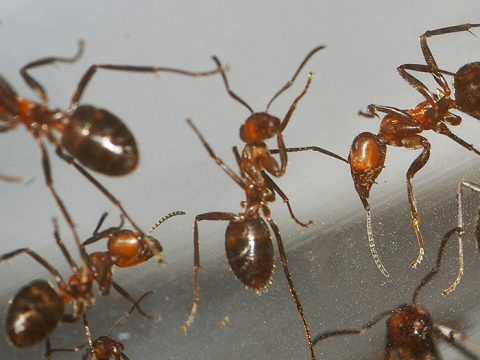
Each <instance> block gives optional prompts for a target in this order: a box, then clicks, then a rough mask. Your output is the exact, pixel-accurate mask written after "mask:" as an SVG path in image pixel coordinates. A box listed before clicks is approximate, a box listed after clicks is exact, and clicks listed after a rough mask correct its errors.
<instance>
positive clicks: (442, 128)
mask: <svg viewBox="0 0 480 360" xmlns="http://www.w3.org/2000/svg"><path fill="white" fill-rule="evenodd" d="M439 126H440V128H439V129H435V130H434V131H435V132H438V133H439V134H442V135H445V136H448V137H449V138H450V139H452V140H453V141H455V142H456V143H457V144H460V145H461V146H463V147H464V148H465V149H467V150H470V151H473V152H474V153H475V154H477V155H480V151H479V150H478V149H476V148H475V147H474V146H473V145H472V144H469V143H467V142H466V141H465V140H463V139H462V138H460V137H458V136H457V135H455V134H454V133H452V132H451V131H450V129H448V128H447V126H446V125H445V124H442V123H440V124H439Z"/></svg>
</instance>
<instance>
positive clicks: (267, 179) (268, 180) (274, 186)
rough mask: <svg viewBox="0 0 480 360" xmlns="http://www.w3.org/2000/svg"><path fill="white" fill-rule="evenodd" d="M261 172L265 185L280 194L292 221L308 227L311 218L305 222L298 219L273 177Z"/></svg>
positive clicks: (311, 222) (310, 223)
mask: <svg viewBox="0 0 480 360" xmlns="http://www.w3.org/2000/svg"><path fill="white" fill-rule="evenodd" d="M262 174H263V177H264V178H265V182H266V183H267V186H268V187H269V188H271V189H273V191H275V192H276V193H277V194H278V195H280V197H281V198H282V200H283V202H284V203H285V204H286V205H287V208H288V212H289V213H290V217H291V218H292V219H293V221H295V222H296V223H297V224H298V225H300V226H302V227H308V226H309V225H312V224H313V221H312V220H308V222H307V223H303V222H301V221H300V220H298V218H297V217H296V216H295V214H294V213H293V210H292V207H291V206H290V200H289V199H288V197H287V195H285V193H284V192H283V191H282V189H280V187H279V186H278V185H277V184H276V183H275V181H273V179H272V178H271V177H270V176H268V174H267V173H266V172H265V171H262Z"/></svg>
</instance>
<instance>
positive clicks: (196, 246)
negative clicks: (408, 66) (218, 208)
mask: <svg viewBox="0 0 480 360" xmlns="http://www.w3.org/2000/svg"><path fill="white" fill-rule="evenodd" d="M236 219H238V215H237V214H233V213H224V212H210V213H205V214H200V215H197V216H195V222H194V225H193V302H192V309H191V310H190V314H189V315H188V318H187V320H186V321H185V322H184V323H183V324H182V325H181V326H180V330H182V331H183V332H184V333H186V332H187V330H188V328H189V327H190V326H192V324H193V322H194V321H195V318H196V316H197V312H198V305H199V303H200V282H199V273H200V269H201V266H200V242H199V238H198V223H199V222H200V221H204V220H207V221H234V220H236Z"/></svg>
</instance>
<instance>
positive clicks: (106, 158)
mask: <svg viewBox="0 0 480 360" xmlns="http://www.w3.org/2000/svg"><path fill="white" fill-rule="evenodd" d="M83 48H84V44H83V41H80V42H79V47H78V52H77V54H76V55H75V56H73V57H70V58H63V57H46V58H42V59H39V60H36V61H33V62H31V63H28V64H27V65H25V66H23V67H22V68H21V69H20V74H21V75H22V77H23V79H24V80H25V82H26V83H27V85H28V86H29V87H30V88H31V89H32V90H33V91H35V92H36V93H37V95H38V96H39V98H40V100H41V102H40V103H37V102H34V101H31V100H27V99H24V98H22V97H20V96H19V95H18V94H17V93H16V91H15V90H13V88H12V87H11V86H10V84H9V83H8V82H7V81H6V80H5V79H4V78H3V77H2V76H0V123H2V125H1V126H0V132H7V131H10V130H13V129H14V128H16V127H17V126H18V125H20V124H23V125H25V127H26V128H27V130H28V131H29V132H30V133H31V135H32V136H33V138H34V139H35V141H36V142H37V144H38V146H39V147H40V152H41V158H42V166H43V172H44V175H45V180H46V183H47V186H48V188H49V189H50V191H51V193H52V195H53V197H54V198H55V201H56V202H57V204H58V206H59V207H60V210H61V212H62V214H63V216H64V218H65V220H66V221H67V223H68V224H69V226H70V228H71V231H72V233H73V236H74V239H75V242H76V244H77V246H78V247H80V245H81V244H80V238H79V237H78V234H77V232H76V229H75V224H74V222H73V220H72V218H71V217H70V214H69V212H68V211H67V208H66V207H65V205H64V203H63V200H61V198H60V196H59V195H58V193H57V191H56V189H55V187H54V184H53V179H52V175H51V168H50V160H49V156H48V153H47V148H46V146H45V142H46V141H48V142H50V143H51V144H52V145H53V146H54V147H55V150H56V153H57V155H58V156H59V157H60V158H61V159H63V160H64V161H66V162H67V163H69V164H71V165H73V166H74V167H75V168H76V169H77V170H78V171H79V172H80V173H81V174H82V175H83V176H84V177H86V178H87V179H88V180H89V181H90V182H91V183H92V184H93V185H94V186H95V187H97V188H98V189H99V190H100V191H101V192H102V193H103V194H104V195H105V196H106V197H107V198H108V199H109V200H110V201H111V202H112V203H113V204H115V205H116V206H117V207H118V208H119V210H120V211H121V212H122V214H123V215H124V216H125V218H127V219H128V221H129V222H130V223H131V224H132V226H133V227H134V228H135V230H136V231H138V232H142V231H141V230H140V228H139V227H138V226H137V225H136V224H135V223H134V222H133V220H132V219H131V217H130V216H129V215H128V213H127V212H126V211H125V209H124V208H123V206H122V205H121V203H120V201H119V200H118V199H117V198H116V197H114V196H113V195H112V194H111V193H110V192H109V191H108V190H107V189H106V188H105V187H104V186H103V185H101V184H100V183H99V182H98V181H97V180H96V179H95V178H94V177H93V176H92V175H90V173H88V172H87V171H86V170H85V168H84V167H83V166H85V167H87V168H89V169H91V170H94V171H97V172H100V173H102V174H104V175H109V176H121V175H125V174H128V173H130V172H132V171H133V170H134V169H135V168H136V167H137V164H138V158H139V157H138V150H137V144H136V142H135V139H134V137H133V135H132V133H131V132H130V130H129V129H128V128H127V127H126V126H125V124H124V123H123V122H122V121H121V120H120V119H119V118H118V117H117V116H115V115H114V114H112V113H110V112H109V111H107V110H105V109H100V108H97V107H94V106H90V105H80V104H79V103H80V100H81V98H82V95H83V92H84V91H85V88H86V87H87V85H88V83H89V82H90V80H91V79H92V77H93V75H94V74H95V73H96V72H97V70H98V69H105V70H115V71H125V72H140V73H159V72H167V73H175V74H179V75H185V76H191V77H198V76H209V75H213V74H217V73H219V72H222V71H223V70H224V69H223V68H217V69H215V70H211V71H205V72H192V71H187V70H181V69H175V68H168V67H155V66H131V65H111V64H104V65H99V64H96V65H91V66H90V67H89V68H88V70H87V71H86V72H85V74H84V75H83V76H82V77H81V78H80V81H79V83H78V85H77V88H76V89H75V91H74V93H73V96H72V98H71V101H70V105H69V107H68V108H67V109H66V110H61V109H52V108H50V107H49V99H48V95H47V92H46V91H45V89H44V88H43V86H42V85H40V83H39V82H38V81H37V80H35V79H34V78H33V77H32V76H31V75H30V74H29V72H28V71H29V70H31V69H33V68H37V67H41V66H45V65H50V64H54V63H74V62H76V61H77V60H78V59H79V58H80V57H81V55H82V54H83ZM65 150H66V151H67V152H68V153H70V155H68V154H67V153H66V152H65ZM82 165H83V166H82ZM0 179H1V180H7V179H15V178H13V177H5V176H2V177H1V178H0ZM81 255H82V258H83V260H84V261H87V256H86V254H84V253H83V254H81Z"/></svg>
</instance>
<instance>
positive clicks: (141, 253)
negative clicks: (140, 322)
mask: <svg viewBox="0 0 480 360" xmlns="http://www.w3.org/2000/svg"><path fill="white" fill-rule="evenodd" d="M181 214H183V212H181V211H177V212H172V213H170V214H168V215H166V216H164V217H163V218H162V219H160V220H159V221H158V222H157V223H155V224H154V225H153V226H152V227H151V228H150V230H149V231H148V232H147V233H145V234H140V233H137V232H134V231H131V230H125V229H120V227H115V228H109V229H106V230H104V231H101V232H98V229H99V228H100V226H101V225H102V223H103V221H104V219H105V217H106V214H104V215H103V216H102V217H101V218H100V221H99V223H98V225H97V227H96V228H95V230H94V236H93V237H91V238H90V239H87V240H86V241H85V244H87V245H88V244H91V243H93V242H95V241H98V240H100V239H102V238H109V251H107V252H95V253H93V254H91V255H86V256H87V257H86V258H85V259H83V258H82V265H81V266H78V265H77V264H76V263H75V261H74V260H73V258H72V256H71V255H70V253H69V252H68V250H67V248H66V247H65V245H64V243H63V240H62V239H61V238H60V234H59V232H58V225H57V222H56V221H54V228H55V232H54V235H55V239H56V242H57V245H58V246H59V248H60V250H61V251H62V253H63V255H64V257H65V259H66V260H67V262H68V263H69V265H70V267H71V269H72V272H73V275H72V276H71V277H70V278H69V279H68V281H65V280H64V279H63V277H62V276H61V275H60V273H59V272H58V270H56V269H55V268H54V267H53V266H52V265H50V264H49V263H48V262H47V261H46V260H45V259H44V258H43V257H41V256H40V255H38V254H37V253H36V252H35V251H33V250H31V249H30V248H22V249H17V250H15V251H12V252H9V253H7V254H4V255H2V256H0V262H2V261H6V260H9V259H11V258H13V257H15V256H18V255H21V254H26V255H29V256H30V257H32V258H33V259H34V260H35V261H37V262H38V263H39V264H40V265H42V266H43V267H44V268H45V269H46V270H47V271H48V272H50V274H52V275H53V277H54V278H55V281H56V283H57V287H58V291H55V289H53V287H52V286H51V285H50V284H49V283H48V282H47V281H45V280H34V281H32V282H31V283H30V284H28V285H27V286H25V287H23V288H22V289H20V291H19V292H18V293H17V294H16V295H15V296H14V297H13V299H12V300H11V306H10V307H9V309H8V311H7V321H6V329H7V332H8V334H7V335H8V339H9V340H10V342H11V343H12V344H13V345H15V346H17V347H28V346H32V345H34V344H36V343H38V342H40V341H42V340H45V342H46V346H47V355H48V356H47V357H48V358H49V349H50V339H49V338H50V334H51V333H52V332H53V330H55V328H56V327H57V326H58V324H59V323H60V322H76V321H77V320H78V319H79V318H80V317H82V316H83V315H84V314H85V311H86V309H87V308H89V307H91V306H93V305H94V304H95V299H94V296H93V292H92V287H93V282H94V281H95V282H97V284H98V287H99V290H100V292H101V293H102V295H107V294H108V293H109V291H110V288H111V287H113V288H114V289H115V290H116V291H117V292H118V293H119V294H120V295H121V296H122V297H124V298H125V299H126V300H128V301H129V302H131V303H132V304H134V306H135V307H136V308H137V310H138V311H139V313H140V314H141V315H143V316H144V317H146V318H149V319H151V320H154V321H159V317H158V316H150V315H147V314H146V313H145V312H144V311H143V310H142V309H141V308H140V307H139V306H138V305H137V304H136V302H135V300H134V298H133V297H132V296H131V295H130V294H129V293H128V292H127V291H126V290H125V289H123V288H122V287H121V286H120V285H119V284H117V283H116V282H115V281H113V280H112V268H113V266H114V265H116V266H119V267H129V266H133V265H135V264H139V263H141V262H145V261H147V260H148V259H150V258H151V257H153V256H154V253H153V251H152V250H151V247H150V246H149V245H147V241H149V242H151V243H153V244H155V246H156V249H157V250H159V252H161V250H162V248H161V246H160V243H159V242H158V240H156V239H154V238H153V237H151V236H150V233H151V232H152V231H153V230H154V229H156V228H157V227H158V226H159V225H160V224H161V223H163V222H164V221H165V220H167V219H168V218H170V217H172V216H175V215H181ZM122 224H123V222H122ZM122 224H121V225H122ZM82 250H83V251H81V253H82V254H86V252H85V250H84V248H83V245H82ZM159 260H161V259H159ZM87 264H88V265H87ZM67 305H71V306H72V308H73V313H72V314H66V313H65V307H66V306H67Z"/></svg>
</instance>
